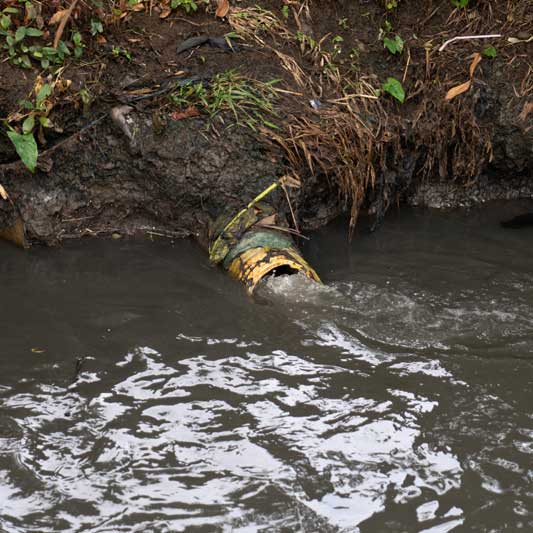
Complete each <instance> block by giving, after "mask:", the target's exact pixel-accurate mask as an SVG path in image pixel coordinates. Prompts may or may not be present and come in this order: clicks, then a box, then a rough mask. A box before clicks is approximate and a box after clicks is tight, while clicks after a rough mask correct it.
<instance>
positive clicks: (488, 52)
mask: <svg viewBox="0 0 533 533" xmlns="http://www.w3.org/2000/svg"><path fill="white" fill-rule="evenodd" d="M483 55H484V56H485V57H489V58H490V59H493V58H495V57H496V56H497V55H498V52H497V51H496V48H494V46H492V45H491V46H487V47H486V48H485V49H484V50H483Z"/></svg>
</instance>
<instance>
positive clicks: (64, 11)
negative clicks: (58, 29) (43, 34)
mask: <svg viewBox="0 0 533 533" xmlns="http://www.w3.org/2000/svg"><path fill="white" fill-rule="evenodd" d="M67 13H68V9H60V10H59V11H56V12H55V13H54V14H53V15H52V18H51V19H50V22H49V23H48V24H49V25H50V26H55V25H56V24H59V23H60V22H61V20H62V19H63V17H64V16H65V15H66V14H67Z"/></svg>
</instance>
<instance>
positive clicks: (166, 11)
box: [159, 6, 172, 19]
mask: <svg viewBox="0 0 533 533" xmlns="http://www.w3.org/2000/svg"><path fill="white" fill-rule="evenodd" d="M170 13H172V9H170V7H168V6H165V7H164V8H163V9H162V11H161V13H159V18H160V19H166V18H167V17H168V16H169V15H170Z"/></svg>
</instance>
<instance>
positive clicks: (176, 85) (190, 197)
mask: <svg viewBox="0 0 533 533" xmlns="http://www.w3.org/2000/svg"><path fill="white" fill-rule="evenodd" d="M8 4H9V2H8ZM13 4H14V3H13ZM214 4H216V2H215V3H213V5H208V4H202V3H201V2H200V3H198V9H197V10H196V11H194V12H192V11H191V12H189V13H187V12H186V10H185V9H183V8H179V7H178V8H177V9H175V10H172V11H168V10H167V8H169V7H170V6H169V5H168V2H167V3H165V2H142V1H140V2H136V3H135V2H130V3H127V2H123V3H122V4H120V5H118V6H117V5H114V6H111V5H110V4H107V3H105V5H104V6H103V7H102V8H99V9H96V8H93V9H91V8H88V7H86V6H83V5H81V6H75V9H74V10H73V11H72V12H71V14H70V16H69V18H68V20H66V21H65V29H64V30H63V33H62V35H61V37H63V41H64V43H65V46H66V47H67V48H69V49H70V50H71V55H70V56H68V57H66V58H65V59H64V60H63V62H62V63H61V64H59V63H58V65H57V68H51V67H50V66H46V67H45V68H43V64H42V63H41V62H40V61H36V59H35V58H31V57H30V59H29V65H28V66H31V68H26V69H24V68H21V66H16V65H13V64H12V63H13V58H12V61H7V60H4V61H3V62H1V63H0V76H1V77H2V79H3V80H6V83H5V87H4V89H5V90H4V92H3V93H2V95H1V96H0V116H2V117H3V118H7V119H8V124H9V126H7V125H6V126H5V127H4V129H5V130H6V131H7V128H12V129H13V131H15V132H18V133H19V134H22V133H24V131H23V127H24V124H26V130H27V129H28V123H27V122H26V120H27V119H28V118H29V117H31V116H33V117H34V122H35V124H37V126H35V125H33V126H32V128H31V133H32V134H33V135H34V138H35V140H36V144H37V145H38V150H39V158H38V160H37V163H36V170H35V172H33V173H32V172H30V171H29V170H28V169H27V168H26V167H25V166H24V164H23V163H22V162H20V161H19V158H18V156H17V153H16V151H15V149H14V146H13V144H12V143H11V142H10V140H9V139H8V138H7V136H6V135H1V136H0V184H1V185H2V186H3V187H4V189H5V191H6V192H7V195H9V199H8V200H0V227H9V226H10V225H12V224H13V223H14V221H15V220H17V219H20V220H22V222H23V224H24V227H25V231H26V234H27V237H28V239H29V240H30V241H31V242H37V243H44V244H54V243H58V242H61V241H62V240H64V239H67V238H77V237H80V236H84V235H101V234H109V233H113V232H119V233H124V234H131V233H136V232H151V233H153V234H161V235H167V236H173V237H179V236H187V235H199V234H200V233H202V232H203V231H204V229H205V227H206V226H207V224H208V222H209V221H210V220H212V219H214V218H216V217H217V216H218V215H219V214H220V213H221V212H222V211H226V210H228V211H236V210H238V209H239V208H240V207H241V206H242V205H243V204H246V203H247V202H248V201H249V200H250V199H252V198H253V197H255V196H256V195H257V194H258V193H259V192H260V191H261V190H263V189H264V188H265V187H266V186H267V185H268V184H270V183H272V182H273V181H274V180H276V179H278V178H279V177H280V176H282V175H284V174H291V175H293V176H295V177H297V178H298V179H299V181H300V182H301V187H300V188H299V189H294V190H292V193H291V195H292V202H293V207H294V209H295V212H296V215H297V218H298V222H299V224H300V225H301V227H303V228H316V227H319V226H321V225H324V224H326V223H327V222H329V221H331V220H332V219H333V218H335V217H337V216H338V215H340V214H341V213H346V212H348V213H349V214H350V225H351V227H352V229H353V228H354V227H355V224H356V222H357V218H358V215H359V213H360V212H365V213H366V214H370V215H371V216H373V217H374V218H375V223H379V221H380V220H381V219H382V217H383V216H384V214H385V213H386V212H387V210H388V209H389V207H390V206H395V205H398V204H401V203H414V204H416V205H431V206H436V207H442V206H444V207H455V206H459V205H473V204H475V203H479V202H481V201H486V200H491V199H501V198H511V197H512V198H524V197H525V198H531V196H532V191H531V188H532V185H531V181H532V180H531V169H532V166H533V165H532V161H533V157H532V156H533V130H532V128H531V127H530V123H531V117H532V116H533V113H532V111H533V101H532V97H533V68H532V65H531V60H530V57H531V47H532V46H533V44H532V41H531V34H530V33H528V31H529V32H530V31H531V27H532V24H533V14H532V10H531V9H529V10H528V5H529V7H531V5H530V2H519V1H513V0H509V1H508V2H506V3H505V5H498V6H494V5H493V3H492V2H488V1H485V0H478V1H477V2H467V4H470V5H467V6H466V7H465V8H460V7H457V6H455V5H453V4H454V2H448V1H441V2H428V3H426V5H424V6H423V8H422V9H421V7H420V5H419V3H414V2H398V3H396V2H393V3H392V4H397V5H395V6H392V8H391V9H387V7H386V6H385V5H384V4H383V3H381V2H378V1H377V0H376V1H373V2H369V3H366V2H365V3H363V2H347V1H346V2H320V3H318V2H312V1H302V2H296V1H294V2H286V3H280V2H274V1H264V2H261V3H260V5H259V6H257V5H256V4H257V2H248V1H243V2H239V3H238V4H237V3H236V2H229V7H230V9H229V11H228V12H227V13H224V10H222V11H218V14H219V15H224V16H216V14H217V6H216V5H214ZM222 4H224V2H222V3H221V5H222ZM455 4H457V2H455ZM32 5H34V7H35V8H36V9H37V11H36V13H33V14H32V13H30V14H29V15H35V16H34V18H31V16H29V15H28V12H26V13H25V14H22V13H21V12H20V13H19V15H17V14H15V13H13V14H11V15H10V17H11V26H10V28H8V32H9V31H12V32H14V33H15V32H16V30H17V29H18V28H20V27H21V26H24V27H34V28H36V29H37V30H38V31H40V32H42V35H40V36H35V37H31V43H32V44H33V43H36V44H34V45H35V46H36V45H43V46H44V45H47V44H52V42H53V40H54V37H55V36H57V34H58V32H59V26H60V25H61V21H59V22H58V23H57V24H55V25H51V21H52V19H53V17H54V16H55V13H57V12H60V11H61V9H60V8H65V9H66V7H67V5H66V3H65V5H62V6H59V7H57V8H52V7H44V6H42V5H40V4H39V3H38V2H34V3H33V4H32ZM222 7H224V6H223V5H222ZM112 8H113V9H112ZM23 15H24V16H23ZM162 15H168V16H164V17H162ZM62 16H63V17H65V16H66V13H63V15H62ZM479 34H501V35H502V37H499V38H493V39H483V40H463V41H456V42H452V43H450V44H448V45H447V46H446V47H445V48H444V50H442V51H439V48H440V47H441V46H442V45H443V43H445V42H446V41H447V40H448V39H452V38H454V37H456V36H461V35H462V36H464V35H479ZM198 37H203V39H199V40H198ZM191 38H196V41H190V39H191ZM27 39H30V37H27ZM22 42H24V41H22ZM43 49H44V48H43ZM76 50H79V52H76ZM6 53H7V52H6ZM16 54H18V55H16V56H15V60H16V57H20V56H22V55H24V54H23V51H22V48H21V46H19V45H17V47H16ZM76 55H79V58H76V57H75V56H76ZM6 57H7V56H6V55H4V56H3V59H6ZM58 69H59V70H58ZM391 80H395V81H391ZM466 84H468V85H469V87H468V88H466ZM46 85H48V86H49V88H50V92H49V94H45V93H47V92H48V91H46V90H45V92H44V93H43V92H41V89H42V88H43V86H46ZM459 87H461V89H459ZM454 88H455V91H454ZM463 89H464V92H460V91H461V90H463ZM450 90H451V91H452V92H451V93H450ZM387 91H389V92H387ZM39 94H41V97H42V99H41V102H40V103H39ZM43 94H45V96H44V97H43ZM447 96H448V99H446V97H447ZM21 99H25V100H27V102H29V103H30V104H31V105H32V106H33V107H32V108H30V107H29V105H28V104H26V105H22V106H21V104H20V100H21ZM125 106H127V107H125ZM40 122H42V123H43V124H44V125H46V126H47V127H41V126H39V125H38V124H39V123H40ZM30 125H31V124H30ZM273 201H274V202H278V201H279V202H282V201H283V198H282V197H281V196H280V198H273ZM374 225H376V224H374Z"/></svg>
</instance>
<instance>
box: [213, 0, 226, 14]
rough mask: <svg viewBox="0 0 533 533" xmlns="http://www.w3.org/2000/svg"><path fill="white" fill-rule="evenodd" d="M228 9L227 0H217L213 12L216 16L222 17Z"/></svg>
mask: <svg viewBox="0 0 533 533" xmlns="http://www.w3.org/2000/svg"><path fill="white" fill-rule="evenodd" d="M228 11H229V0H218V2H217V12H216V13H215V14H216V16H217V17H220V18H224V17H225V16H226V15H227V14H228Z"/></svg>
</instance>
